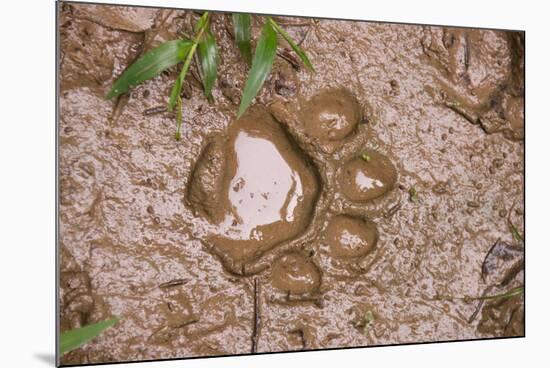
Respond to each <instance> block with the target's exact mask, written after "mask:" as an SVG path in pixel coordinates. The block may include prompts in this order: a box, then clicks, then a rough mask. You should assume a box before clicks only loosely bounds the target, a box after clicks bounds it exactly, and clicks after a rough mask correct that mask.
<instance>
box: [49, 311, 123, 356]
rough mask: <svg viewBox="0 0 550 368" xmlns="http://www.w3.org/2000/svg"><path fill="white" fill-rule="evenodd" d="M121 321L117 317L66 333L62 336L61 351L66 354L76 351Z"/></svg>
mask: <svg viewBox="0 0 550 368" xmlns="http://www.w3.org/2000/svg"><path fill="white" fill-rule="evenodd" d="M118 321H119V319H118V318H117V317H115V318H113V319H110V320H107V321H101V322H98V323H94V324H92V325H88V326H84V327H81V328H77V329H74V330H70V331H66V332H63V333H62V334H61V338H60V345H59V351H60V353H61V354H64V353H66V352H68V351H71V350H74V349H76V348H78V347H79V346H81V345H83V344H85V343H86V342H88V341H90V340H92V339H93V338H94V337H97V336H98V335H99V334H100V333H102V332H103V331H104V330H105V329H107V328H109V327H111V326H113V325H114V324H115V323H117V322H118Z"/></svg>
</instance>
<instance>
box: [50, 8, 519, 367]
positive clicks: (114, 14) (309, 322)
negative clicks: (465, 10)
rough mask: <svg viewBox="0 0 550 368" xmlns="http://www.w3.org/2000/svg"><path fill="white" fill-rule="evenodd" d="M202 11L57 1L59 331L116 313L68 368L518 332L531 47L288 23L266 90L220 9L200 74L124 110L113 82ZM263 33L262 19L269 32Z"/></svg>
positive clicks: (398, 30)
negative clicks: (214, 74)
mask: <svg viewBox="0 0 550 368" xmlns="http://www.w3.org/2000/svg"><path fill="white" fill-rule="evenodd" d="M196 19H197V14H196V13H194V12H191V11H180V10H169V9H136V8H128V7H112V6H99V5H84V4H80V5H76V4H69V3H64V4H62V5H60V14H59V27H60V29H59V32H60V40H59V41H60V48H61V52H60V60H59V62H60V64H59V67H60V96H59V98H60V101H59V102H60V111H59V112H60V113H59V135H60V137H59V138H60V147H59V205H60V213H59V222H60V254H59V261H60V263H59V265H60V284H59V288H60V300H59V304H60V313H61V315H60V325H61V330H62V331H65V330H68V329H71V328H76V327H79V326H82V325H86V324H90V323H94V322H98V321H101V320H105V319H108V318H110V317H111V316H113V315H117V316H120V317H121V321H120V322H119V323H118V324H117V325H116V326H115V327H113V328H111V329H109V330H107V331H105V332H104V333H103V334H102V335H101V336H100V337H98V338H96V339H94V340H93V341H92V342H90V343H88V344H86V345H84V346H83V347H81V348H79V349H77V350H75V351H73V352H71V353H68V354H66V355H65V356H63V358H62V363H64V364H79V363H100V362H109V361H133V360H143V359H161V358H184V357H194V356H213V355H226V354H246V353H251V352H269V351H288V350H304V349H322V348H331V347H347V346H370V345H385V344H399V343H410V342H425V341H442V340H461V339H475V338H488V337H497V336H522V335H523V334H524V305H523V295H522V294H520V295H516V296H514V297H511V298H497V299H487V300H481V301H480V300H476V299H472V298H471V297H480V296H490V295H498V294H502V293H505V292H507V291H508V290H511V289H512V288H515V287H518V286H521V285H523V244H522V241H520V240H519V239H517V236H514V234H513V232H512V231H511V225H510V224H513V225H514V226H515V227H516V228H517V229H518V230H519V232H520V233H521V234H523V229H524V227H523V210H524V208H523V202H524V198H523V190H524V176H523V172H524V161H523V154H524V141H523V137H524V135H523V132H524V125H523V124H524V110H523V105H524V80H523V70H524V58H523V55H524V38H523V34H521V33H514V32H504V31H492V30H471V29H458V28H446V27H433V26H415V25H395V24H376V23H367V22H348V21H335V20H317V19H298V18H282V17H275V19H276V20H277V21H280V23H281V24H282V25H283V26H284V27H285V29H287V30H288V32H289V33H290V34H291V36H292V37H293V38H294V39H296V40H299V41H300V42H301V46H302V47H303V48H304V49H305V50H306V51H307V53H308V54H309V55H310V58H311V60H312V62H313V64H314V65H315V68H316V71H317V72H316V73H311V72H309V71H308V70H306V68H304V67H303V66H301V64H300V63H297V62H296V60H295V59H293V57H292V53H291V52H290V48H289V46H288V45H286V44H284V43H281V46H280V47H279V52H278V55H279V56H278V57H277V58H276V61H275V64H274V67H273V70H272V72H271V74H270V76H269V78H268V79H267V81H266V83H265V85H264V88H263V89H262V90H261V92H260V94H259V96H258V97H257V99H256V101H255V105H254V106H253V107H252V108H251V109H250V110H249V111H248V112H247V114H246V115H245V116H244V117H243V118H241V119H240V120H238V121H235V114H236V110H237V107H238V104H239V100H240V93H241V91H242V88H243V86H244V82H245V79H246V75H247V74H246V73H247V70H248V67H247V65H246V63H245V62H244V61H243V60H242V58H241V57H240V55H239V53H238V50H237V48H236V47H235V45H234V41H233V38H232V37H233V36H232V29H231V23H230V16H229V15H228V14H220V13H214V14H213V17H212V31H213V33H214V34H215V36H216V38H217V40H218V46H219V54H220V59H221V60H220V66H219V74H218V75H219V78H218V81H217V84H216V86H215V88H214V90H213V97H214V101H213V102H209V101H208V100H207V99H205V98H204V94H203V92H202V89H201V83H200V81H201V79H200V78H201V75H200V73H199V72H198V69H197V68H196V65H192V67H191V70H190V75H189V76H188V79H187V80H186V87H185V88H184V91H183V116H184V125H183V128H182V139H181V141H176V140H175V139H174V131H175V117H174V115H173V114H172V113H168V112H166V110H165V108H164V107H165V104H166V100H167V96H168V94H169V91H170V88H171V85H172V82H173V80H174V79H175V76H176V75H177V70H176V69H175V68H173V69H171V70H168V71H166V72H164V73H162V74H161V75H160V76H158V77H157V78H155V79H153V80H151V81H148V82H146V83H144V84H143V85H140V86H137V87H136V88H134V89H133V90H132V91H130V93H128V94H127V95H124V96H121V97H120V98H118V99H116V100H114V101H106V100H105V99H104V98H103V96H104V95H105V94H106V93H107V91H108V90H109V89H110V86H111V85H112V83H113V82H114V81H115V80H116V78H117V77H118V76H119V75H120V73H121V72H122V71H123V70H124V69H125V68H126V67H127V66H128V65H129V64H131V63H132V62H133V61H134V60H136V58H138V57H139V56H140V55H141V54H142V53H143V52H146V51H147V50H149V49H151V48H152V47H154V46H155V45H158V43H160V42H163V41H166V40H170V39H174V38H176V37H178V35H180V34H181V33H182V32H183V33H187V34H190V33H192V24H193V23H194V22H195V21H196ZM262 22H263V19H262V18H261V17H254V18H253V34H254V35H257V34H258V32H259V29H260V27H261V24H262Z"/></svg>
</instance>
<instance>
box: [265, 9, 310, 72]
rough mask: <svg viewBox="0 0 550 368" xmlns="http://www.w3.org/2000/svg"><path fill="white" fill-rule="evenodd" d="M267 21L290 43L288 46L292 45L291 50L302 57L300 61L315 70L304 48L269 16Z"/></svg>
mask: <svg viewBox="0 0 550 368" xmlns="http://www.w3.org/2000/svg"><path fill="white" fill-rule="evenodd" d="M269 22H270V23H271V24H272V25H273V28H274V29H275V31H277V33H278V34H280V35H281V36H283V38H284V39H285V40H286V42H288V44H289V45H290V47H292V50H294V52H295V53H296V54H297V55H298V56H299V57H300V59H302V62H303V63H304V64H305V65H306V66H307V67H308V68H309V69H310V70H311V71H313V72H314V71H315V68H314V67H313V64H311V61H309V58H308V57H307V55H306V53H305V52H304V50H302V48H301V47H300V46H298V45H297V44H296V42H294V40H293V39H292V37H290V35H289V34H288V33H286V31H285V30H284V29H282V28H281V27H280V26H279V25H278V24H277V23H276V22H275V21H274V20H273V19H272V18H269Z"/></svg>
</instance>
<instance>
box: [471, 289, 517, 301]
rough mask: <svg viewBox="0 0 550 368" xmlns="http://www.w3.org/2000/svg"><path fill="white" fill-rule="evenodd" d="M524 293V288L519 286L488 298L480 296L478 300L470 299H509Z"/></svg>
mask: <svg viewBox="0 0 550 368" xmlns="http://www.w3.org/2000/svg"><path fill="white" fill-rule="evenodd" d="M524 292H525V288H524V287H523V286H519V287H516V288H513V289H511V290H509V291H507V292H505V293H503V294H497V295H490V296H481V297H478V298H472V299H476V300H488V299H509V298H511V297H514V296H516V295H520V294H523V293H524Z"/></svg>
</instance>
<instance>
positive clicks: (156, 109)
mask: <svg viewBox="0 0 550 368" xmlns="http://www.w3.org/2000/svg"><path fill="white" fill-rule="evenodd" d="M162 112H166V106H155V107H151V108H150V109H147V110H144V111H143V115H144V116H151V115H156V114H160V113H162Z"/></svg>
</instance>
